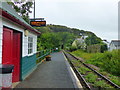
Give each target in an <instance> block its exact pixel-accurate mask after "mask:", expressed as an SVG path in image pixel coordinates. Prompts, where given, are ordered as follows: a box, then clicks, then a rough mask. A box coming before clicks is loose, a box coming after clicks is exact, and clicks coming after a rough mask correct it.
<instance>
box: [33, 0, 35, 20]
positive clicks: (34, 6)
mask: <svg viewBox="0 0 120 90" xmlns="http://www.w3.org/2000/svg"><path fill="white" fill-rule="evenodd" d="M33 16H34V20H35V0H34V15H33Z"/></svg>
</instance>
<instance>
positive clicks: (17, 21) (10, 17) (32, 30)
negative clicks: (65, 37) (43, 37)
mask: <svg viewBox="0 0 120 90" xmlns="http://www.w3.org/2000/svg"><path fill="white" fill-rule="evenodd" d="M1 14H2V16H3V17H5V18H7V19H9V20H11V21H13V22H15V23H17V24H18V25H21V26H23V27H25V28H26V29H27V30H29V31H31V32H34V33H35V34H37V35H39V34H41V33H40V32H38V31H37V30H35V29H33V28H32V27H30V26H29V25H27V24H25V23H24V22H22V21H20V20H19V19H17V18H15V17H14V16H12V15H10V14H9V13H7V12H6V11H4V10H1V9H0V15H1Z"/></svg>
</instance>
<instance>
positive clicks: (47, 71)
mask: <svg viewBox="0 0 120 90" xmlns="http://www.w3.org/2000/svg"><path fill="white" fill-rule="evenodd" d="M51 56H52V60H51V61H45V62H43V63H42V64H40V65H39V66H38V67H37V69H36V70H35V71H34V72H33V73H32V74H31V75H30V76H29V77H28V78H26V79H25V80H24V81H22V82H21V83H19V84H18V85H17V86H16V88H74V84H73V81H72V78H71V76H70V74H69V72H68V69H67V65H66V63H65V58H64V55H63V54H62V52H56V53H53V54H51Z"/></svg>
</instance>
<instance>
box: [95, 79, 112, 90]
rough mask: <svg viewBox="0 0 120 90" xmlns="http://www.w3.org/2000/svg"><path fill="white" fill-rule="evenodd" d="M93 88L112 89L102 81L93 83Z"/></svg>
mask: <svg viewBox="0 0 120 90" xmlns="http://www.w3.org/2000/svg"><path fill="white" fill-rule="evenodd" d="M94 85H95V87H102V88H106V87H107V88H113V87H111V86H110V85H108V84H106V83H105V81H104V80H101V81H97V82H95V83H94Z"/></svg>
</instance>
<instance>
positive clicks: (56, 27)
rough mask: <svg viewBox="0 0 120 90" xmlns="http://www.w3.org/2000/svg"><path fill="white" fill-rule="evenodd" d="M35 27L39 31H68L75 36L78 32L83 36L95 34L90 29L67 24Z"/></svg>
mask: <svg viewBox="0 0 120 90" xmlns="http://www.w3.org/2000/svg"><path fill="white" fill-rule="evenodd" d="M36 29H37V30H38V31H40V32H41V33H48V32H69V33H74V34H75V35H76V36H80V34H82V35H85V36H90V35H93V36H96V35H95V34H94V33H93V32H90V31H85V30H80V29H77V28H69V27H67V26H62V25H53V24H49V25H47V26H46V27H36ZM96 37H97V36H96Z"/></svg>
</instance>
